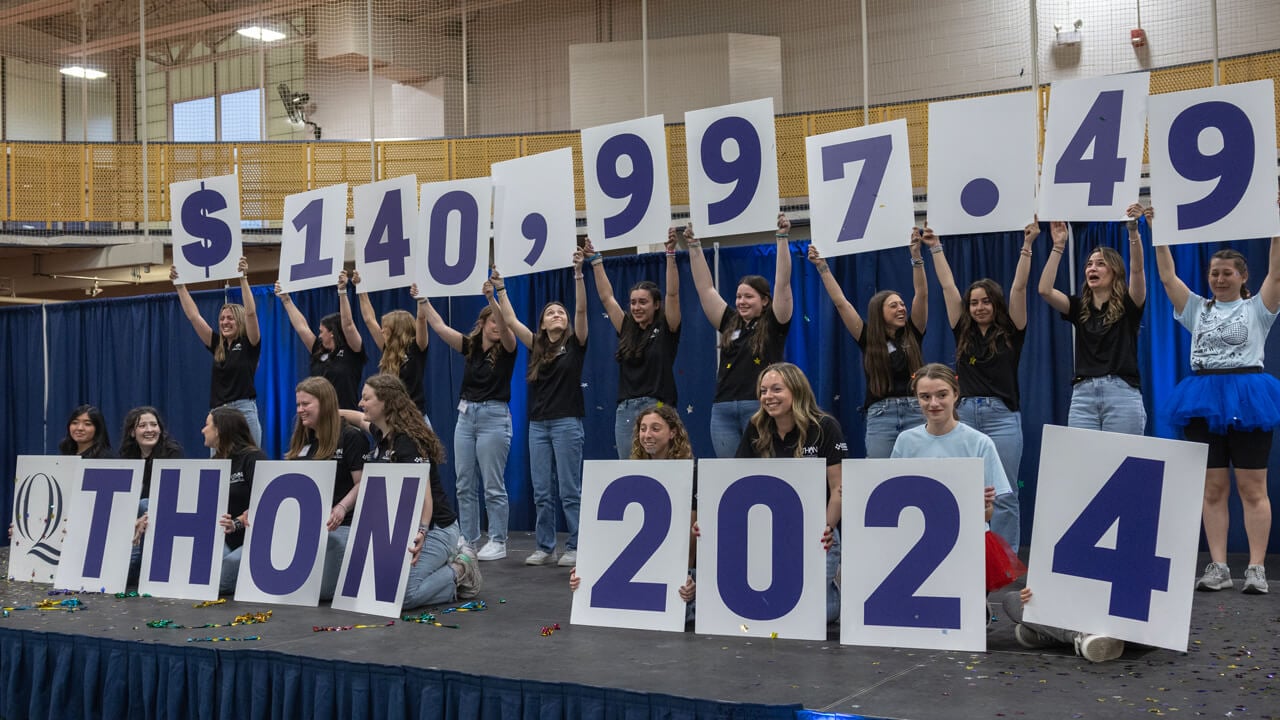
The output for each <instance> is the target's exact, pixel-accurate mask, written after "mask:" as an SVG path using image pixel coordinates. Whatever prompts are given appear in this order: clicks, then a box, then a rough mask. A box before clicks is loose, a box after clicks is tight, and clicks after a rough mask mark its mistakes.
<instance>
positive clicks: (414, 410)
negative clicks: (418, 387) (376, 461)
mask: <svg viewBox="0 0 1280 720" xmlns="http://www.w3.org/2000/svg"><path fill="white" fill-rule="evenodd" d="M485 309H486V310H487V309H488V308H485ZM364 384H365V385H366V386H368V388H369V389H370V390H372V391H373V394H374V395H376V396H377V398H378V399H379V400H381V401H382V415H383V418H382V419H383V423H384V424H385V425H386V426H387V437H388V438H390V437H391V436H393V435H394V434H396V433H404V434H405V435H408V436H409V437H410V438H411V439H412V440H413V442H414V444H415V445H417V446H418V452H420V453H422V455H423V457H426V458H427V459H428V460H430V461H431V462H432V463H433V464H435V465H440V464H442V463H444V461H445V452H444V444H443V443H441V442H440V438H438V437H436V434H435V433H434V432H432V431H431V428H429V427H427V423H426V421H425V420H423V419H422V411H420V410H418V406H417V405H414V404H413V398H411V397H409V391H408V390H406V389H405V387H404V383H403V382H401V380H400V378H399V377H396V376H395V375H388V374H387V373H378V374H377V375H372V376H370V377H369V379H368V380H365V381H364Z"/></svg>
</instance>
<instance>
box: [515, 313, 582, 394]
mask: <svg viewBox="0 0 1280 720" xmlns="http://www.w3.org/2000/svg"><path fill="white" fill-rule="evenodd" d="M554 305H559V306H560V307H561V308H563V309H564V314H565V315H567V316H569V317H570V318H572V316H571V315H569V308H567V307H565V306H564V303H562V302H558V301H556V300H552V301H551V302H549V303H547V304H546V305H543V306H542V312H541V313H539V314H538V334H537V335H534V336H533V347H532V348H530V349H529V370H528V372H527V373H526V374H525V379H526V380H528V381H529V382H536V381H537V379H538V376H539V375H541V374H542V372H543V371H544V370H548V369H550V368H551V363H554V362H555V361H556V358H558V357H560V353H561V351H563V350H564V346H565V343H567V342H569V334H570V333H572V332H573V323H572V322H570V324H569V325H566V326H565V329H564V332H563V333H561V334H560V339H559V340H554V341H553V340H552V339H551V336H550V335H548V334H547V329H546V328H545V327H544V326H543V322H542V321H543V318H545V317H546V316H547V310H548V309H550V308H551V307H552V306H554Z"/></svg>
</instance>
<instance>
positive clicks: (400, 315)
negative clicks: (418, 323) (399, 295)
mask: <svg viewBox="0 0 1280 720" xmlns="http://www.w3.org/2000/svg"><path fill="white" fill-rule="evenodd" d="M382 329H383V330H386V331H387V340H386V342H385V343H384V344H383V346H382V359H381V360H379V361H378V372H384V373H387V374H388V375H399V374H400V368H401V367H402V366H403V365H404V358H405V354H406V353H407V352H408V350H409V344H410V343H416V342H418V329H417V328H416V327H414V324H413V316H412V315H410V314H409V313H407V312H405V311H404V310H392V311H391V312H389V313H387V314H386V315H383V316H382Z"/></svg>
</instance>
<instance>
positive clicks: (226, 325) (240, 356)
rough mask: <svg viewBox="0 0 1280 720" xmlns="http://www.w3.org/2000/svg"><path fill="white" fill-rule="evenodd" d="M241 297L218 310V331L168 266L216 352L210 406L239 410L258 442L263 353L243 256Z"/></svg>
mask: <svg viewBox="0 0 1280 720" xmlns="http://www.w3.org/2000/svg"><path fill="white" fill-rule="evenodd" d="M239 270H240V299H241V301H242V302H243V303H244V304H243V305H241V304H239V303H225V304H224V305H223V306H222V309H221V310H219V311H218V332H217V334H216V335H215V334H214V332H213V329H212V328H210V327H209V323H207V322H205V321H204V318H203V317H201V316H200V310H199V308H197V307H196V301H195V300H193V299H192V298H191V292H190V291H189V290H187V286H186V283H184V282H182V281H181V280H180V279H179V278H178V269H177V268H176V267H174V268H170V269H169V279H170V280H172V281H173V286H174V287H175V288H177V291H178V302H180V303H181V304H182V312H183V313H185V314H186V316H187V320H189V321H191V327H193V328H195V331H196V335H198V336H200V342H202V343H204V346H205V347H206V348H207V349H208V350H209V352H211V353H213V375H212V377H211V378H210V380H209V407H211V408H216V407H229V408H233V409H235V410H239V411H240V414H241V415H244V419H245V422H246V423H248V425H249V432H250V433H251V434H252V435H253V442H254V444H255V445H261V444H262V423H261V421H260V420H259V419H258V400H257V398H258V390H257V388H256V387H255V386H254V382H253V376H254V373H256V372H258V358H259V356H260V355H261V353H262V344H261V343H262V336H261V334H260V333H259V330H258V309H257V305H256V304H255V303H254V300H253V290H252V289H251V288H250V287H249V261H248V259H246V258H240V264H239Z"/></svg>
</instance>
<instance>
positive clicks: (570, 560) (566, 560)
mask: <svg viewBox="0 0 1280 720" xmlns="http://www.w3.org/2000/svg"><path fill="white" fill-rule="evenodd" d="M577 564H578V551H577V550H565V551H564V553H563V554H561V555H560V560H559V562H557V563H556V565H559V566H560V567H573V566H574V565H577Z"/></svg>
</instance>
